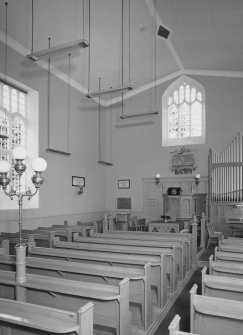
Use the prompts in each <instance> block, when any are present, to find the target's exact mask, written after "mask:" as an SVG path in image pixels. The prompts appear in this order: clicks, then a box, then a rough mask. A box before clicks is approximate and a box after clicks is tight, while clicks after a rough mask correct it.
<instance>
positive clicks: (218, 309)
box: [190, 284, 243, 335]
mask: <svg viewBox="0 0 243 335" xmlns="http://www.w3.org/2000/svg"><path fill="white" fill-rule="evenodd" d="M190 296H191V301H190V311H191V314H190V331H191V332H195V333H198V334H200V335H206V334H210V335H229V334H230V335H239V334H241V333H242V327H243V302H240V301H235V300H228V299H222V298H215V297H207V296H202V295H198V294H197V285H196V284H194V286H193V287H192V289H191V290H190Z"/></svg>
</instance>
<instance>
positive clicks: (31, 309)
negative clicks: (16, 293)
mask: <svg viewBox="0 0 243 335" xmlns="http://www.w3.org/2000/svg"><path fill="white" fill-rule="evenodd" d="M0 333H1V334H11V335H19V334H25V333H26V334H29V335H41V334H43V335H46V334H47V333H48V334H53V335H55V334H66V335H74V334H79V335H93V303H91V302H88V303H86V304H85V305H84V306H82V307H81V308H80V309H79V310H78V312H77V313H72V312H69V311H66V310H60V309H55V308H51V307H45V306H40V305H34V304H29V303H25V302H20V301H13V300H9V299H3V298H0Z"/></svg>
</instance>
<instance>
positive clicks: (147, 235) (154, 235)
mask: <svg viewBox="0 0 243 335" xmlns="http://www.w3.org/2000/svg"><path fill="white" fill-rule="evenodd" d="M100 235H104V238H106V236H111V237H112V236H113V235H116V236H124V238H125V236H130V238H133V236H134V238H137V237H139V239H146V240H150V239H162V240H163V239H164V240H168V241H183V244H184V249H185V255H188V257H186V259H189V263H186V265H187V270H189V269H190V268H191V263H192V260H193V257H194V258H195V257H196V255H197V248H195V250H194V249H193V243H192V234H191V233H164V232H144V231H124V230H115V231H114V230H106V231H105V232H104V233H103V234H97V233H94V237H99V236H100Z"/></svg>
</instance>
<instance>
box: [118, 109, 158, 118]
mask: <svg viewBox="0 0 243 335" xmlns="http://www.w3.org/2000/svg"><path fill="white" fill-rule="evenodd" d="M156 114H159V112H158V111H155V112H147V113H140V114H126V115H121V116H120V118H121V119H128V118H132V117H139V116H149V115H156Z"/></svg>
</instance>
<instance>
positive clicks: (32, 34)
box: [31, 0, 34, 52]
mask: <svg viewBox="0 0 243 335" xmlns="http://www.w3.org/2000/svg"><path fill="white" fill-rule="evenodd" d="M31 13H32V19H31V31H32V33H31V52H33V51H34V0H32V6H31Z"/></svg>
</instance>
